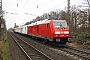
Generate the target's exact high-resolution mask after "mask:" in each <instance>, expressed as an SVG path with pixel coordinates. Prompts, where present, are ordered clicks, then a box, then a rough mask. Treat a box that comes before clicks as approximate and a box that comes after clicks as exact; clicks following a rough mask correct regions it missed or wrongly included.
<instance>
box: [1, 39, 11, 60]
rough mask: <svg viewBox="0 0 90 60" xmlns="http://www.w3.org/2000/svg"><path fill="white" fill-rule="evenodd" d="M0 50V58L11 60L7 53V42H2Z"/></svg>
mask: <svg viewBox="0 0 90 60" xmlns="http://www.w3.org/2000/svg"><path fill="white" fill-rule="evenodd" d="M1 51H2V54H1V56H2V60H11V59H10V53H9V44H8V42H7V41H6V42H2V48H1Z"/></svg>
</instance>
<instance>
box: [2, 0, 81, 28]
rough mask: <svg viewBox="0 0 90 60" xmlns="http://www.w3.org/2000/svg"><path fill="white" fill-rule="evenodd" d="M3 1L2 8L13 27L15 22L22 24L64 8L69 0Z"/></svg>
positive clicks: (74, 3) (7, 22)
mask: <svg viewBox="0 0 90 60" xmlns="http://www.w3.org/2000/svg"><path fill="white" fill-rule="evenodd" d="M82 1H83V0H71V1H70V5H78V4H81V2H82ZM2 2H3V5H2V8H3V10H4V11H5V12H6V13H5V15H4V18H5V21H6V26H7V28H13V27H14V23H16V24H17V25H19V26H20V25H22V24H25V23H26V22H29V21H31V20H32V19H35V17H37V16H38V15H42V14H43V13H48V12H49V11H53V10H56V9H60V10H64V8H65V7H67V0H2ZM7 12H8V13H7ZM11 13H12V14H11ZM25 13H28V14H32V15H28V14H25Z"/></svg>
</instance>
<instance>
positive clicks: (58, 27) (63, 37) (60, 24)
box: [53, 20, 71, 44]
mask: <svg viewBox="0 0 90 60" xmlns="http://www.w3.org/2000/svg"><path fill="white" fill-rule="evenodd" d="M53 25H54V40H55V42H56V43H60V44H66V43H67V42H70V41H71V37H70V29H69V27H68V25H67V22H66V21H65V20H60V21H53Z"/></svg>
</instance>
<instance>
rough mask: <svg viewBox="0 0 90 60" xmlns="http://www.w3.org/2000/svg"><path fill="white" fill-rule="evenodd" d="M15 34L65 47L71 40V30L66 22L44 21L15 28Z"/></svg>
mask: <svg viewBox="0 0 90 60" xmlns="http://www.w3.org/2000/svg"><path fill="white" fill-rule="evenodd" d="M15 32H18V33H21V34H25V35H28V36H31V37H33V38H36V39H40V40H42V41H43V42H45V43H53V44H55V45H65V44H66V43H67V42H69V41H70V40H71V37H70V29H69V27H68V25H67V22H66V21H65V20H42V21H38V22H35V23H32V24H30V25H27V26H24V27H23V26H22V27H19V28H15Z"/></svg>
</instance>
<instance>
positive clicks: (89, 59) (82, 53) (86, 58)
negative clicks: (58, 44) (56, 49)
mask: <svg viewBox="0 0 90 60" xmlns="http://www.w3.org/2000/svg"><path fill="white" fill-rule="evenodd" d="M60 50H62V51H65V52H67V53H69V54H70V55H74V56H77V57H78V58H81V59H82V60H90V51H86V50H83V49H82V50H81V49H77V48H74V47H71V46H66V47H65V48H62V49H60Z"/></svg>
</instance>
